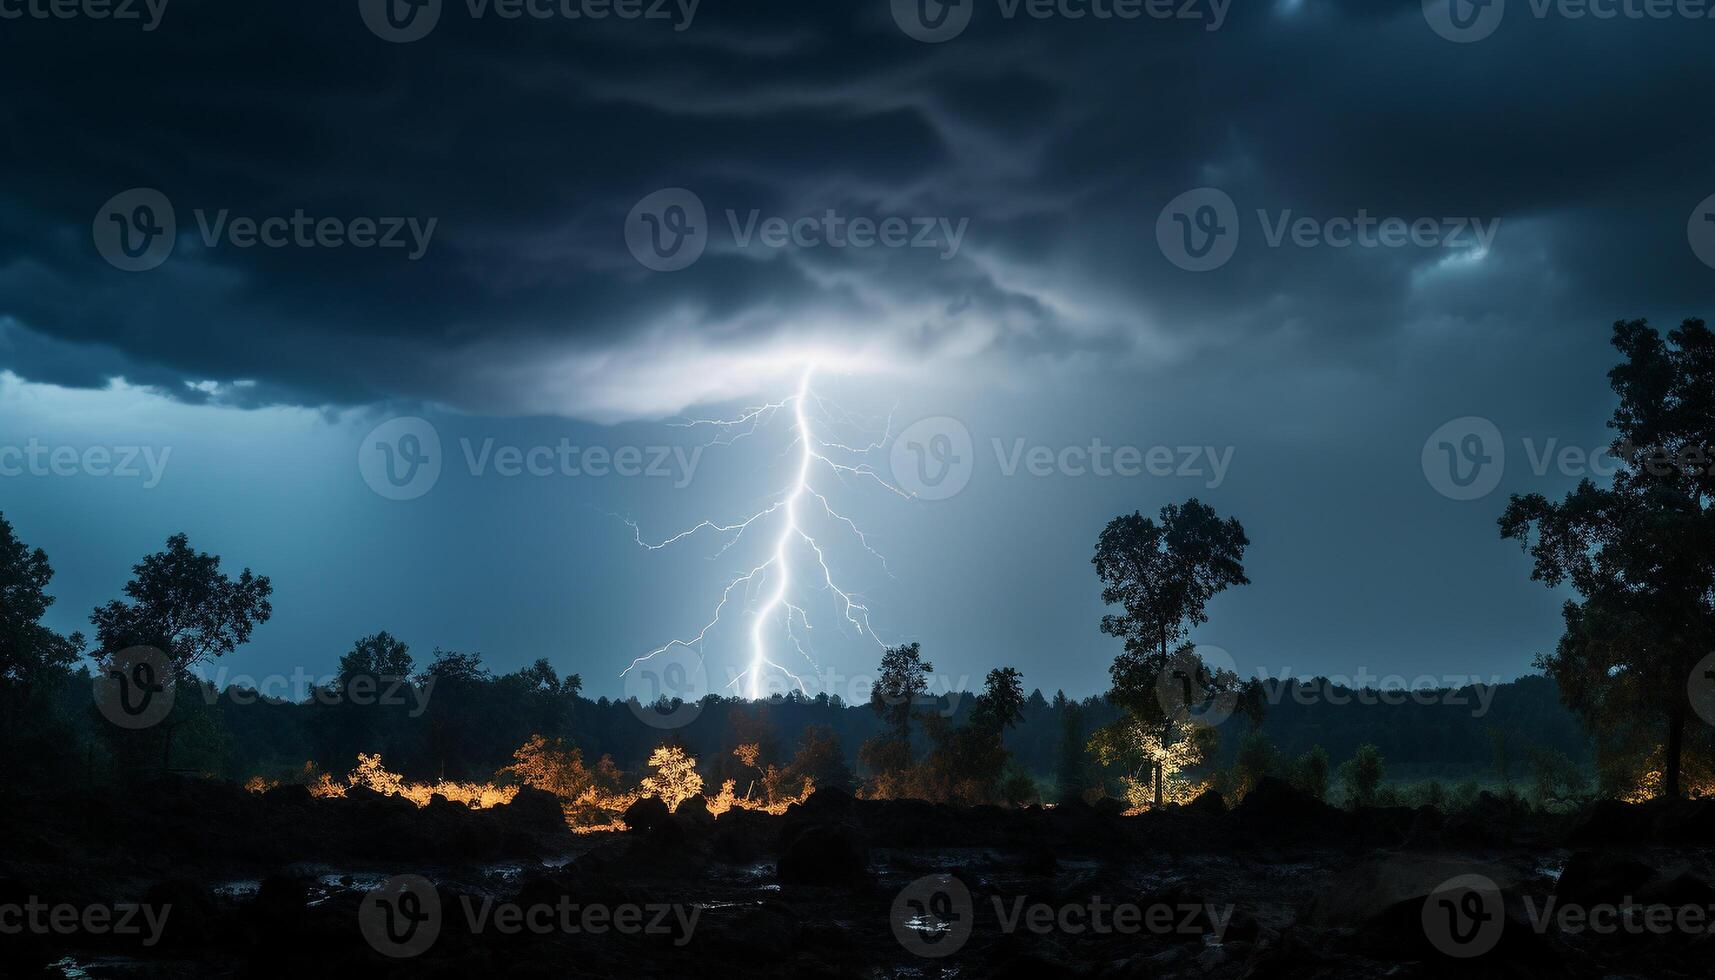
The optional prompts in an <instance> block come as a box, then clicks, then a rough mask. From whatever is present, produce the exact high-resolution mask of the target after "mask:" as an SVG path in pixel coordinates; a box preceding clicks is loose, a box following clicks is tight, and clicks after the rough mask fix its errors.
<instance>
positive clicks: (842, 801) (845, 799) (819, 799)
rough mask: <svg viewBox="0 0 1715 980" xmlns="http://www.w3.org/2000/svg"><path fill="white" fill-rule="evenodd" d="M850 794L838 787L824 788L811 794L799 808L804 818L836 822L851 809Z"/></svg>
mask: <svg viewBox="0 0 1715 980" xmlns="http://www.w3.org/2000/svg"><path fill="white" fill-rule="evenodd" d="M852 803H853V800H852V794H850V793H848V792H846V791H845V790H843V789H840V788H839V787H838V786H824V787H822V788H821V789H818V790H816V791H815V792H814V793H811V794H810V796H809V798H808V799H806V800H805V801H804V802H803V803H802V804H801V806H802V807H803V812H804V815H805V816H811V817H816V818H818V819H823V818H826V819H831V820H838V819H840V818H842V817H844V816H845V815H846V811H847V810H850V809H851V807H852Z"/></svg>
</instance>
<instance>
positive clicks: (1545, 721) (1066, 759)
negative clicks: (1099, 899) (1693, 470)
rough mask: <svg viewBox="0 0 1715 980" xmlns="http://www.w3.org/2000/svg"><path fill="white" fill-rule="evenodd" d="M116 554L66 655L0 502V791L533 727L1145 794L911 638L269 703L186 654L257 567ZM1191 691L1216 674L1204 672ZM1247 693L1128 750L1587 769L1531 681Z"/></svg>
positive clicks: (1278, 685) (1194, 773)
mask: <svg viewBox="0 0 1715 980" xmlns="http://www.w3.org/2000/svg"><path fill="white" fill-rule="evenodd" d="M133 571H134V573H135V577H134V578H133V579H132V581H131V582H129V583H128V584H127V586H126V588H125V597H124V598H123V599H120V600H115V601H114V602H111V603H108V604H107V605H104V606H102V607H99V608H97V609H96V610H94V611H93V612H92V614H91V617H90V620H91V623H92V625H93V626H94V627H95V637H94V639H95V643H94V649H93V650H87V651H86V650H85V646H86V644H85V641H84V638H83V637H82V636H79V635H73V636H69V637H62V636H59V635H58V634H55V633H53V632H52V631H50V630H48V629H46V628H45V627H43V626H42V625H41V624H40V619H41V618H42V616H43V614H44V613H45V611H46V610H47V608H48V606H49V605H50V604H51V603H52V598H51V596H49V595H48V593H47V592H46V587H47V586H48V584H49V581H50V580H51V578H52V570H51V568H50V567H49V566H48V564H47V559H46V556H45V555H43V554H42V553H41V552H40V551H32V550H30V549H29V548H27V547H26V546H24V545H23V543H22V542H20V541H18V540H17V539H16V537H15V536H14V534H13V532H12V528H11V525H10V524H8V523H6V522H5V520H4V519H3V518H0V598H3V599H4V604H3V606H0V614H3V615H0V631H3V637H0V638H3V639H4V641H5V643H4V646H0V700H3V702H4V703H3V707H4V709H5V710H4V711H0V767H4V772H3V773H0V787H4V789H0V792H5V791H7V790H9V789H12V788H16V787H20V786H33V785H43V784H70V783H91V782H107V781H112V780H122V779H124V778H127V777H128V776H132V775H139V774H150V773H154V772H159V771H161V770H163V769H165V770H175V771H181V772H194V773H203V774H208V775H212V776H219V777H224V778H229V779H234V780H248V779H249V778H251V777H255V776H260V777H263V778H264V779H266V780H299V781H304V780H306V779H308V778H309V777H310V775H311V774H316V773H320V774H332V775H333V776H335V777H336V778H337V777H339V776H341V775H343V774H344V773H346V772H348V771H350V770H351V769H352V768H354V766H355V765H356V762H357V757H358V756H359V755H360V754H364V755H371V756H373V755H379V756H381V757H382V758H383V759H384V760H385V763H386V765H387V767H388V768H389V769H390V770H391V771H393V772H396V773H400V774H402V775H403V776H405V777H407V778H410V779H413V780H420V781H424V782H432V781H436V780H479V781H480V780H486V779H489V778H491V777H493V776H494V774H495V773H497V772H500V771H503V770H505V769H507V768H508V767H510V766H514V765H516V763H517V762H518V755H517V753H518V750H519V748H520V747H521V746H522V745H524V744H525V743H526V742H528V741H530V740H531V739H532V737H534V736H541V737H542V738H544V739H547V740H549V741H550V742H551V743H553V744H554V745H556V746H564V747H565V749H566V750H567V751H575V752H576V753H577V754H578V756H579V757H580V758H581V759H582V760H583V763H582V764H584V765H586V766H587V767H588V769H589V770H590V771H591V772H599V773H600V774H601V778H602V779H603V780H606V781H607V782H609V783H616V782H617V781H618V780H620V779H621V778H622V777H630V778H631V780H632V781H635V779H636V778H638V777H639V775H640V774H641V773H642V772H643V771H644V770H645V768H646V764H647V762H648V760H649V759H650V758H651V756H652V755H653V754H654V753H655V752H656V750H657V749H659V748H661V747H662V746H663V745H670V746H676V747H678V748H680V749H682V750H683V751H684V753H685V755H686V756H688V757H690V758H694V759H696V760H697V761H698V767H699V769H700V771H701V775H702V776H703V777H704V779H705V781H706V782H707V783H708V784H709V785H714V786H718V785H720V784H721V783H722V782H723V781H725V780H727V779H733V780H736V781H738V782H739V785H740V789H741V792H742V791H744V790H745V789H747V788H748V787H749V785H750V784H751V783H753V782H755V781H759V780H763V779H766V778H770V777H769V775H768V774H769V773H770V770H771V769H772V770H773V771H774V773H775V775H774V777H772V778H775V779H776V780H777V781H779V782H781V784H782V785H784V784H788V783H793V782H796V781H799V780H800V778H801V777H804V776H811V777H813V778H814V779H815V780H816V784H817V785H824V786H825V785H844V786H847V787H849V788H853V789H857V790H860V791H863V792H867V793H870V794H874V795H892V796H918V797H923V798H929V799H945V800H953V801H959V802H983V801H994V802H1007V801H1013V802H1023V801H1029V800H1035V799H1041V800H1055V799H1062V798H1065V797H1067V796H1071V795H1079V796H1085V797H1095V796H1102V795H1113V796H1120V797H1124V798H1127V799H1128V800H1129V801H1131V802H1133V803H1139V804H1140V805H1141V804H1143V803H1147V802H1149V801H1148V799H1147V796H1148V794H1147V793H1146V792H1142V791H1141V790H1140V786H1141V787H1143V788H1144V789H1147V788H1148V784H1149V782H1150V780H1149V779H1147V778H1146V779H1143V780H1141V781H1140V780H1139V779H1138V778H1137V773H1138V772H1139V771H1140V770H1139V769H1138V767H1137V765H1136V764H1135V763H1132V764H1130V765H1128V763H1127V760H1126V759H1125V758H1124V757H1123V756H1124V753H1125V752H1126V751H1130V750H1132V749H1135V748H1136V746H1135V745H1121V746H1120V748H1119V751H1117V752H1116V751H1113V750H1110V749H1108V748H1106V746H1108V745H1109V744H1110V743H1108V742H1106V741H1104V740H1105V739H1106V738H1108V737H1109V735H1110V734H1111V733H1113V732H1116V731H1120V732H1124V731H1126V730H1127V729H1126V728H1125V726H1126V724H1127V723H1128V721H1129V719H1130V716H1129V715H1128V714H1127V712H1126V711H1125V710H1122V708H1121V707H1120V706H1119V705H1118V704H1116V703H1115V700H1114V697H1113V695H1112V694H1110V695H1106V696H1097V697H1088V698H1084V699H1082V700H1073V699H1068V698H1067V697H1066V696H1065V695H1064V694H1063V693H1061V692H1055V694H1054V695H1053V696H1051V697H1049V696H1045V695H1044V694H1043V692H1042V691H1041V690H1039V689H1038V690H1031V691H1030V693H1029V694H1026V693H1025V690H1026V688H1025V686H1024V683H1025V678H1023V677H1022V675H1021V674H1020V673H1019V672H1018V671H1016V670H1013V669H1011V668H997V669H995V670H993V671H991V672H990V673H989V675H988V677H987V679H986V683H985V686H984V688H983V690H981V691H978V692H958V693H953V694H942V695H938V696H937V695H931V694H929V693H928V690H927V687H928V684H927V679H928V676H929V670H930V665H929V663H928V662H927V661H926V660H925V659H924V658H923V652H922V650H921V649H920V648H919V647H918V646H917V645H916V644H911V645H907V646H902V647H898V648H895V649H893V650H889V651H887V652H886V654H885V655H884V657H883V658H882V662H881V664H880V665H879V668H878V672H877V678H878V681H877V685H876V689H875V692H874V694H873V695H872V697H871V699H870V700H869V701H868V702H865V703H862V704H847V703H844V702H842V701H841V699H840V698H838V697H837V696H834V697H830V696H828V695H818V696H815V697H807V696H804V695H801V694H796V693H794V694H791V695H788V696H784V697H778V696H777V697H774V698H771V699H769V700H766V701H759V702H749V701H745V700H743V699H740V698H735V697H723V696H720V695H709V696H707V697H704V698H702V699H700V700H698V701H695V702H692V703H689V704H686V703H683V702H679V701H665V700H664V701H662V702H659V703H657V704H654V705H644V704H639V703H637V702H636V701H635V700H613V699H609V698H606V697H598V698H595V699H591V698H588V697H585V696H584V694H583V680H582V678H581V677H580V676H579V675H578V674H575V673H572V674H564V675H562V674H561V673H560V672H559V671H558V670H557V669H556V668H555V666H554V665H553V664H552V663H551V662H550V661H548V660H547V659H540V660H537V661H536V662H534V663H532V664H530V665H529V666H527V667H524V668H522V669H520V670H516V671H511V672H495V671H493V670H492V669H491V668H490V667H489V666H488V665H487V664H485V663H484V661H483V658H482V656H481V655H480V654H476V653H464V652H458V651H446V650H440V649H436V650H434V651H433V652H432V653H430V654H429V655H428V656H427V657H424V658H419V657H418V656H417V655H416V654H414V653H413V652H412V650H411V648H410V647H409V646H408V645H407V644H406V643H404V642H403V641H401V640H399V639H398V638H396V637H394V636H392V635H391V634H389V633H387V632H378V633H375V634H372V635H369V636H366V637H362V638H360V639H358V640H357V641H355V642H354V643H353V645H352V647H351V648H350V649H349V650H348V651H347V652H345V653H344V654H343V655H342V656H340V657H339V660H338V668H337V671H336V672H335V674H334V675H333V676H332V677H331V678H330V679H329V680H328V681H327V682H326V683H325V684H324V685H323V686H321V687H318V688H316V689H314V690H312V691H311V692H309V693H308V694H307V695H304V696H300V697H299V698H298V699H295V700H281V699H276V698H269V697H266V696H264V695H263V694H262V693H259V692H257V691H256V690H254V689H251V688H247V687H243V686H237V685H234V686H229V687H227V688H225V689H222V690H217V689H216V688H215V687H214V686H213V685H212V684H210V683H209V682H207V681H206V680H202V679H199V678H198V677H197V676H196V673H195V671H194V670H193V668H194V667H196V666H198V665H206V664H209V663H212V662H214V661H217V660H218V659H219V658H220V657H222V656H223V655H225V654H227V653H232V652H234V651H235V650H237V649H238V647H239V646H241V645H242V644H243V643H244V642H245V641H247V640H248V639H249V636H250V633H251V631H252V630H253V629H254V628H255V627H256V626H257V625H260V624H261V623H264V622H266V621H267V619H268V618H269V616H270V615H271V614H272V606H271V605H270V598H271V594H272V589H271V586H270V585H269V583H268V580H267V578H266V577H258V576H254V575H252V574H251V573H250V571H249V570H248V569H246V570H244V571H243V572H242V573H241V574H239V575H238V576H237V577H236V578H233V577H229V576H228V575H226V574H225V573H224V572H222V571H221V570H220V559H219V558H217V557H215V556H211V555H208V554H204V553H199V552H196V551H195V550H194V549H192V548H191V547H190V545H189V543H188V542H187V541H186V540H185V538H184V536H183V535H176V536H174V537H172V538H170V539H169V540H168V543H167V547H166V549H165V550H163V551H161V552H159V553H156V554H153V555H149V556H147V557H145V558H144V559H143V560H142V561H141V562H139V563H138V564H137V565H136V566H135V568H134V570H133ZM137 649H149V650H153V651H155V655H156V656H157V658H158V662H152V663H150V664H145V665H143V666H150V667H151V668H153V669H158V671H159V676H160V678H161V680H162V682H163V683H164V684H165V685H166V686H168V687H171V689H172V694H173V696H172V698H171V699H170V701H171V706H170V711H167V712H166V713H165V714H163V715H162V716H161V717H159V718H158V719H153V720H151V721H150V723H149V724H147V725H144V726H140V727H128V726H127V725H125V724H116V723H115V718H114V717H113V716H112V715H111V714H104V711H105V710H106V707H105V706H102V705H99V704H98V703H97V699H94V698H92V696H91V695H92V690H94V689H95V686H94V682H95V679H96V677H97V676H98V675H100V676H113V677H123V678H125V679H127V680H129V679H130V672H132V671H133V670H134V669H138V668H139V665H138V664H136V663H132V662H131V661H130V660H128V659H127V658H128V657H132V656H133V655H134V653H135V651H136V650H137ZM1196 662H1198V663H1200V661H1196ZM1126 665H1127V662H1126V660H1125V659H1124V658H1121V659H1120V660H1119V661H1116V667H1119V668H1124V667H1125V666H1126ZM1169 666H1171V664H1169ZM139 676H140V677H141V676H145V675H139ZM147 676H153V675H147ZM1124 679H1125V678H1124V676H1123V674H1116V680H1117V681H1123V680H1124ZM1200 686H1202V687H1205V688H1207V689H1208V690H1210V691H1217V692H1218V691H1219V690H1220V689H1221V688H1222V687H1223V686H1225V687H1231V686H1232V685H1231V684H1230V683H1229V682H1228V681H1225V680H1221V679H1218V678H1204V679H1203V680H1202V681H1200ZM1123 689H1124V685H1123V684H1121V683H1116V690H1123ZM1247 696H1248V697H1250V698H1251V699H1252V700H1253V701H1254V702H1255V703H1254V704H1252V705H1250V706H1249V707H1247V708H1246V710H1241V711H1235V712H1234V713H1233V714H1232V716H1231V717H1228V718H1226V719H1224V720H1223V721H1222V723H1221V724H1220V725H1218V726H1216V727H1215V728H1214V729H1212V732H1213V735H1214V736H1215V737H1211V738H1207V739H1202V738H1200V737H1199V739H1198V741H1199V742H1204V741H1206V742H1207V744H1208V751H1207V752H1206V753H1204V754H1201V755H1196V756H1172V755H1171V750H1172V749H1173V746H1172V745H1171V744H1169V745H1168V746H1167V750H1166V751H1163V752H1161V753H1159V754H1158V756H1152V757H1150V759H1148V760H1146V762H1150V763H1151V764H1156V765H1158V766H1159V768H1161V769H1162V770H1164V771H1165V772H1166V773H1167V774H1168V775H1169V776H1170V777H1175V778H1180V779H1181V780H1182V781H1183V783H1184V786H1185V787H1190V788H1194V787H1197V786H1202V785H1213V786H1215V787H1216V788H1218V789H1223V790H1224V791H1226V792H1229V793H1232V792H1235V791H1240V792H1242V789H1243V787H1244V786H1245V785H1246V783H1247V782H1248V781H1249V779H1250V778H1251V777H1254V776H1255V775H1256V774H1258V773H1262V772H1269V771H1273V770H1279V771H1280V774H1283V775H1285V774H1287V772H1286V770H1288V769H1290V768H1291V766H1292V765H1293V764H1296V761H1297V760H1299V759H1300V758H1301V757H1303V756H1306V755H1307V754H1309V753H1311V752H1313V751H1314V750H1317V749H1320V751H1321V753H1322V755H1324V756H1325V757H1326V758H1327V759H1331V760H1332V762H1331V765H1332V766H1335V767H1337V766H1339V765H1340V764H1341V763H1342V762H1344V761H1346V760H1349V759H1351V758H1352V757H1355V756H1358V755H1360V754H1361V752H1362V751H1364V750H1365V747H1366V746H1367V747H1370V748H1369V749H1368V751H1371V752H1374V753H1376V754H1377V755H1378V756H1379V757H1380V758H1384V759H1385V760H1386V765H1387V771H1388V772H1389V773H1390V774H1391V775H1392V776H1394V777H1405V778H1426V777H1438V778H1443V779H1448V780H1455V779H1463V778H1468V777H1482V778H1485V779H1488V780H1492V781H1498V782H1501V783H1510V782H1511V781H1512V780H1514V779H1519V780H1524V779H1526V778H1528V776H1527V773H1528V771H1529V770H1530V769H1531V768H1532V767H1540V764H1541V760H1542V758H1543V757H1545V756H1548V757H1551V761H1554V762H1555V763H1556V764H1562V763H1563V764H1564V765H1565V766H1570V767H1572V768H1576V769H1580V770H1587V769H1588V768H1589V764H1590V758H1591V749H1590V744H1589V741H1588V739H1587V738H1586V737H1585V736H1584V734H1583V733H1582V731H1581V729H1580V727H1579V726H1578V724H1577V721H1576V720H1575V718H1574V717H1573V716H1572V715H1571V714H1570V713H1569V712H1568V711H1567V710H1566V709H1565V708H1563V707H1562V706H1561V705H1560V703H1559V696H1558V692H1557V691H1556V689H1555V685H1554V683H1553V682H1552V681H1551V680H1549V679H1547V678H1545V677H1527V678H1522V679H1520V680H1518V681H1516V682H1513V683H1509V684H1501V685H1498V686H1495V687H1493V688H1490V689H1485V690H1473V689H1463V690H1459V691H1448V692H1427V693H1426V692H1416V693H1415V694H1413V695H1411V696H1409V697H1402V696H1400V695H1397V694H1396V695H1393V696H1389V697H1382V696H1379V695H1377V694H1376V693H1375V692H1353V691H1350V690H1347V689H1345V688H1342V687H1338V686H1335V685H1332V684H1330V683H1329V682H1327V681H1325V680H1320V679H1317V680H1313V681H1308V682H1303V683H1300V682H1298V681H1285V682H1280V681H1265V682H1261V683H1258V684H1253V685H1250V686H1249V687H1247ZM1152 697H1153V695H1152ZM1143 700H1144V703H1145V704H1149V703H1151V702H1150V700H1149V699H1143ZM1390 702H1391V703H1390ZM1138 744H1143V745H1146V746H1147V745H1148V741H1147V739H1145V740H1143V741H1141V742H1140V743H1138ZM1157 759H1159V760H1166V762H1165V763H1162V762H1158V761H1154V760H1157ZM1181 763H1183V764H1181ZM1323 768H1327V766H1326V765H1325V766H1324V767H1323ZM1312 782H1314V780H1312Z"/></svg>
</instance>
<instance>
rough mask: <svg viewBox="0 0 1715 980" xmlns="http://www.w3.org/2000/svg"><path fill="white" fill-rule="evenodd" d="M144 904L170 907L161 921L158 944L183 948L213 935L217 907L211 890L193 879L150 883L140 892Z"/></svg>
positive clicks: (204, 941)
mask: <svg viewBox="0 0 1715 980" xmlns="http://www.w3.org/2000/svg"><path fill="white" fill-rule="evenodd" d="M143 904H144V905H147V906H152V907H154V908H157V909H160V908H171V909H172V912H171V913H170V914H168V916H167V918H166V919H165V921H164V923H163V927H162V930H161V937H160V943H159V946H160V948H162V949H173V950H182V949H186V948H189V947H193V946H198V945H201V944H204V943H208V942H209V941H211V940H212V939H214V938H216V937H217V936H218V934H219V930H218V928H217V926H216V922H217V920H218V919H219V916H220V913H219V909H218V907H217V906H216V904H215V901H214V894H213V893H212V892H210V891H209V890H208V889H207V888H205V887H203V886H202V885H199V884H197V883H196V882H193V881H189V880H187V879H183V878H170V879H168V880H166V881H161V882H157V883H156V884H154V885H153V886H151V887H150V888H149V890H148V892H146V893H145V894H144V896H143Z"/></svg>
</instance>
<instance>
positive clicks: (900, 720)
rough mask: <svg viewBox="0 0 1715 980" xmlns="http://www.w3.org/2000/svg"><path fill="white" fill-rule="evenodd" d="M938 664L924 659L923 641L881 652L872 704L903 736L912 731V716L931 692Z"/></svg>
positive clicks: (899, 736)
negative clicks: (932, 678)
mask: <svg viewBox="0 0 1715 980" xmlns="http://www.w3.org/2000/svg"><path fill="white" fill-rule="evenodd" d="M934 669H935V665H934V664H932V663H930V662H929V661H927V660H924V659H923V647H922V645H921V644H917V643H910V644H906V645H903V646H897V647H892V648H891V649H888V650H886V651H884V652H883V653H882V655H881V666H880V668H879V669H878V671H877V676H876V680H875V684H874V686H872V687H871V688H870V692H869V707H870V710H871V711H874V712H875V713H876V714H878V715H880V716H881V717H882V719H883V720H885V721H886V722H887V725H888V727H890V728H892V729H893V732H894V734H895V735H896V736H897V737H898V738H901V739H904V738H908V737H909V736H910V734H911V716H912V713H913V712H914V711H915V710H916V708H917V704H918V702H919V701H921V700H922V699H923V697H924V695H926V694H927V693H928V692H929V674H930V672H931V671H933V670H934Z"/></svg>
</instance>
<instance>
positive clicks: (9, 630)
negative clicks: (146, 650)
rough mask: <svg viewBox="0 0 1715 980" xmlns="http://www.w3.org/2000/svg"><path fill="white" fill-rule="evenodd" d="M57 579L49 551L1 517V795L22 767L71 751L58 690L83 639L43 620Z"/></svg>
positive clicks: (9, 787) (76, 656)
mask: <svg viewBox="0 0 1715 980" xmlns="http://www.w3.org/2000/svg"><path fill="white" fill-rule="evenodd" d="M53 577H54V570H53V569H52V568H51V567H49V565H48V556H47V554H46V553H45V552H43V551H42V550H41V549H40V548H37V549H35V550H31V549H30V548H29V546H27V545H25V544H24V542H22V541H19V540H18V538H17V537H16V535H14V534H13V531H12V525H11V524H10V523H8V522H7V521H6V518H5V517H4V515H0V793H6V792H8V791H10V790H11V789H12V788H13V787H14V786H15V779H14V777H15V768H16V767H18V766H19V765H21V764H23V765H27V764H29V763H31V762H39V763H42V764H44V765H47V764H49V763H50V760H52V759H54V758H56V757H57V758H61V759H63V758H64V757H65V756H66V755H68V754H69V751H68V748H67V746H66V743H68V742H69V741H70V738H69V737H67V733H66V732H64V731H63V724H62V722H61V721H60V719H58V718H57V717H55V716H56V715H57V711H56V708H55V705H54V701H53V692H54V689H55V687H56V681H57V680H58V679H59V678H60V677H62V676H64V675H65V674H66V672H67V671H68V670H69V669H70V667H71V665H72V664H73V663H75V662H76V661H77V658H78V655H79V651H81V650H82V649H83V637H82V636H81V635H78V634H76V633H73V634H72V635H71V636H69V637H65V636H61V635H60V634H58V633H56V632H54V631H53V630H51V629H48V628H47V627H46V626H43V625H42V624H41V618H42V617H43V616H44V615H46V614H47V611H48V607H49V606H51V605H53V603H54V597H53V596H51V595H48V594H47V591H46V590H47V587H48V582H49V581H50V580H52V578H53Z"/></svg>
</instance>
